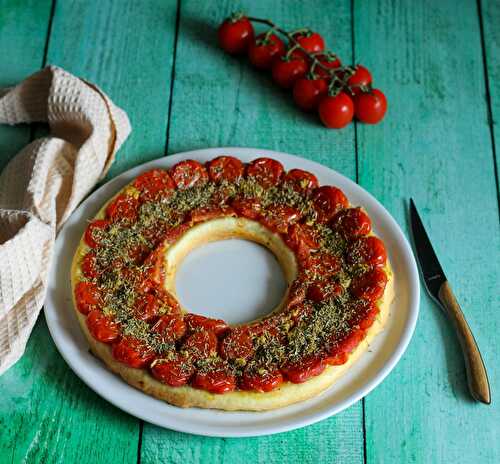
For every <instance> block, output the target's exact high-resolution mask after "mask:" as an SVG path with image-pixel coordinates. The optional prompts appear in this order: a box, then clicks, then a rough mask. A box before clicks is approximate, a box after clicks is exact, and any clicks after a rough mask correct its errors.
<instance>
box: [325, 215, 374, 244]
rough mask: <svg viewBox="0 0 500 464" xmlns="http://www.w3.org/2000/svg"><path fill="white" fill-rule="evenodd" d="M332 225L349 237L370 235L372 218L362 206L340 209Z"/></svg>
mask: <svg viewBox="0 0 500 464" xmlns="http://www.w3.org/2000/svg"><path fill="white" fill-rule="evenodd" d="M331 226H332V228H333V229H335V230H338V231H339V232H341V233H343V234H344V235H345V236H346V237H349V238H357V237H361V236H363V235H368V234H369V233H370V231H371V229H372V223H371V221H370V218H369V217H368V215H367V214H366V213H365V212H364V211H363V210H362V209H361V208H348V209H343V210H341V211H339V212H338V213H337V214H336V215H335V216H334V217H333V219H332V222H331Z"/></svg>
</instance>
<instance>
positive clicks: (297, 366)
mask: <svg viewBox="0 0 500 464" xmlns="http://www.w3.org/2000/svg"><path fill="white" fill-rule="evenodd" d="M325 367H326V365H325V363H324V362H323V360H322V359H321V358H320V357H310V358H306V359H303V360H301V361H299V362H297V363H293V364H289V365H287V366H285V367H283V368H282V369H281V372H282V373H283V375H284V376H285V378H286V379H288V380H289V381H290V382H293V383H302V382H305V381H306V380H309V379H310V378H311V377H314V376H316V375H319V374H321V373H322V372H323V371H324V370H325Z"/></svg>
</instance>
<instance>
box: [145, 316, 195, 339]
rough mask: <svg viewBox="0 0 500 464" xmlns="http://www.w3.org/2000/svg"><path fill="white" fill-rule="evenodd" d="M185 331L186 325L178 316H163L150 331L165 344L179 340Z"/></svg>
mask: <svg viewBox="0 0 500 464" xmlns="http://www.w3.org/2000/svg"><path fill="white" fill-rule="evenodd" d="M186 330H187V325H186V323H185V322H184V319H183V318H182V316H180V315H178V314H165V315H163V316H161V317H160V318H159V319H158V321H156V323H155V324H154V325H153V327H151V331H152V332H155V333H158V334H160V335H161V336H162V339H163V340H165V341H167V342H173V341H175V340H179V339H181V338H182V337H183V336H184V335H185V333H186Z"/></svg>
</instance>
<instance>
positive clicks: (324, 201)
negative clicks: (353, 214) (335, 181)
mask: <svg viewBox="0 0 500 464" xmlns="http://www.w3.org/2000/svg"><path fill="white" fill-rule="evenodd" d="M312 201H313V204H314V209H315V210H316V212H317V213H318V218H317V219H318V221H319V222H328V221H329V220H330V219H331V218H332V217H333V216H334V215H335V213H336V212H337V211H339V210H340V209H342V208H347V207H348V206H349V201H348V200H347V197H346V196H345V195H344V192H342V190H340V189H339V188H337V187H333V186H330V185H323V186H322V187H319V188H317V189H316V190H314V192H313V196H312Z"/></svg>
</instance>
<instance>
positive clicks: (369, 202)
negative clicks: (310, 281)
mask: <svg viewBox="0 0 500 464" xmlns="http://www.w3.org/2000/svg"><path fill="white" fill-rule="evenodd" d="M222 154H232V155H234V156H236V157H238V158H240V159H241V160H243V161H250V160H252V159H254V158H257V157H259V156H269V157H272V158H275V159H278V160H280V161H281V162H282V163H283V164H284V166H285V168H287V169H290V168H301V169H305V170H308V171H311V172H313V173H314V174H316V175H317V177H318V179H319V181H320V183H321V184H329V185H336V186H338V187H339V188H341V189H342V190H343V191H344V192H345V193H346V195H347V197H348V198H349V200H350V202H351V203H352V204H354V205H362V206H363V207H364V208H365V209H366V210H367V211H368V213H369V215H370V217H371V218H372V221H373V224H374V231H375V233H376V234H377V235H379V236H380V237H381V238H382V240H383V241H384V242H385V244H386V247H387V250H388V254H389V259H390V261H391V264H392V267H393V270H394V278H395V293H396V297H395V299H394V301H393V303H392V306H391V313H390V316H389V320H388V322H387V326H386V328H385V330H384V331H383V332H382V333H381V334H380V335H378V336H377V337H376V339H375V340H374V342H373V343H372V345H371V347H370V350H369V351H367V352H366V353H365V354H363V356H362V357H361V358H360V359H359V360H358V361H357V362H356V363H355V364H354V365H353V366H352V368H351V369H349V371H348V372H347V373H346V374H345V375H344V376H343V377H342V378H341V379H340V380H339V381H338V382H337V383H336V384H334V385H333V386H332V387H331V388H329V389H328V390H327V391H325V392H324V393H322V394H321V395H319V396H317V397H316V398H313V399H311V400H308V401H305V402H302V403H298V404H294V405H292V406H288V407H286V408H282V409H278V410H276V411H269V412H225V411H215V410H208V409H197V408H190V409H182V408H177V407H175V406H170V405H169V404H167V403H164V402H162V401H160V400H157V399H154V398H152V397H151V396H148V395H146V394H144V393H142V392H141V391H139V390H136V389H135V388H133V387H131V386H129V385H128V384H126V383H125V382H124V381H123V380H121V378H119V377H118V376H116V375H114V374H112V373H111V372H110V371H108V370H107V369H106V368H105V367H104V365H103V364H102V363H101V362H100V361H99V360H97V359H96V358H95V357H94V356H92V355H90V354H89V351H88V345H87V342H86V340H85V338H84V335H83V334H82V332H81V330H80V327H79V326H78V321H77V319H76V315H75V314H74V311H73V308H72V302H71V288H70V266H71V260H72V257H73V254H74V252H75V250H76V247H77V245H78V242H79V240H80V238H81V236H82V233H83V231H84V229H85V227H86V224H87V220H88V219H91V218H92V217H93V216H94V215H95V214H96V213H97V211H98V210H99V209H100V208H101V206H102V205H103V204H104V203H105V202H106V201H107V200H108V199H109V198H110V197H111V196H112V195H113V194H115V193H116V192H117V191H118V190H119V189H121V188H122V187H123V186H124V185H125V184H127V183H129V182H130V181H131V180H132V179H134V178H135V177H136V176H137V175H139V174H140V173H141V172H143V171H145V170H147V169H152V168H155V167H158V168H168V167H170V166H172V165H173V164H175V163H177V162H178V161H180V160H183V159H187V158H192V159H196V160H199V161H201V162H204V161H207V160H209V159H212V158H214V157H216V156H219V155H222ZM227 243H229V242H227ZM223 244H224V242H221V244H215V245H217V246H219V251H221V250H220V247H222V251H223V248H224V245H223ZM232 246H233V248H234V245H232ZM229 248H231V247H229ZM254 249H255V250H259V247H254ZM195 252H196V251H194V252H193V253H195ZM210 253H212V256H215V255H214V253H213V250H212V251H210ZM245 253H250V254H251V253H252V248H251V247H250V248H249V247H246V248H245ZM257 253H261V251H257ZM250 258H251V256H249V259H250ZM253 258H254V260H253V261H252V262H255V263H257V264H255V265H259V266H262V265H264V266H265V265H266V264H265V263H266V262H267V263H268V264H267V265H268V266H270V268H272V266H273V263H272V260H269V259H266V258H265V257H264V256H261V257H260V258H259V257H258V256H254V257H253ZM187 259H189V257H188V258H187ZM205 263H206V260H205ZM258 263H260V264H258ZM205 265H206V264H205ZM186 266H188V269H189V266H191V268H192V269H195V268H194V267H193V263H187V264H186ZM240 268H241V266H240ZM181 273H182V269H181ZM185 274H186V273H185ZM192 274H193V276H194V277H193V279H194V281H196V273H195V272H194V270H193V272H192ZM204 275H205V276H206V279H208V282H209V281H210V279H212V280H214V279H217V277H218V276H217V275H214V272H212V273H209V274H208V275H207V274H206V273H205V274H204ZM226 275H228V274H226ZM237 284H238V281H237V279H236V280H235V279H233V281H232V282H230V284H229V285H230V286H231V287H234V285H237ZM185 285H186V284H185V282H183V283H182V285H180V283H179V282H178V286H180V287H183V286H184V287H183V288H184V290H183V292H184V293H186V292H185ZM240 285H241V284H240ZM273 285H274V284H273ZM273 285H272V286H273ZM278 286H279V280H278ZM195 288H196V287H195ZM235 293H237V292H235ZM181 294H182V292H181ZM205 294H206V296H205V298H211V296H210V295H211V294H210V292H205ZM212 294H213V293H212ZM264 296H265V298H267V297H269V295H267V294H266V295H264ZM217 297H218V298H220V295H218V294H214V298H217ZM232 298H234V296H233V297H232ZM265 298H264V300H265ZM271 300H272V295H271ZM193 301H196V299H194V300H193ZM236 301H237V300H236ZM256 301H257V303H258V301H261V302H262V300H259V299H258V298H257V300H256ZM212 303H213V302H212ZM212 306H213V304H212ZM418 307H419V279H418V273H417V268H416V264H415V259H414V257H413V253H412V251H411V248H410V246H409V245H408V242H407V240H406V238H405V237H404V235H403V233H402V232H401V229H400V228H399V226H398V225H397V223H396V222H395V221H394V219H393V218H392V217H391V215H390V214H389V213H388V212H387V211H386V209H385V208H384V207H383V206H382V205H381V204H380V203H379V202H378V201H377V200H375V198H373V197H372V196H371V195H370V194H369V193H367V192H366V191H365V190H363V189H362V188H361V187H360V186H358V185H357V184H355V183H354V182H352V181H351V180H349V179H347V178H346V177H344V176H342V175H340V174H339V173H337V172H335V171H333V170H331V169H329V168H326V167H325V166H322V165H321V164H318V163H315V162H313V161H309V160H306V159H303V158H299V157H297V156H291V155H287V154H284V153H279V152H274V151H268V150H258V149H253V148H211V149H207V150H196V151H191V152H185V153H179V154H177V155H172V156H167V157H162V158H160V159H158V160H155V161H151V162H149V163H146V164H143V165H141V166H138V167H136V168H134V169H131V170H130V171H127V172H125V173H123V174H121V175H120V176H118V177H116V178H115V179H113V180H111V181H110V182H108V183H107V184H105V185H103V186H102V187H101V188H99V189H98V190H97V191H95V192H94V193H93V194H92V195H91V196H89V197H88V198H87V199H86V200H85V201H84V202H83V203H82V204H81V205H80V207H79V208H78V209H77V210H76V211H75V212H74V213H73V214H72V215H71V217H70V218H69V220H68V221H67V223H66V224H65V226H64V227H63V229H62V230H61V232H60V233H59V236H58V238H57V241H56V246H55V252H54V262H53V264H52V268H51V271H50V276H49V288H48V293H47V298H46V301H45V316H46V318H47V324H48V326H49V330H50V333H51V335H52V338H53V339H54V342H55V344H56V346H57V348H58V349H59V351H60V353H61V355H62V356H63V358H64V359H65V360H66V362H67V363H68V364H69V366H70V367H71V369H73V371H74V372H75V373H76V374H77V375H78V376H79V377H80V378H81V379H82V380H83V381H84V382H85V383H86V384H87V385H88V386H89V387H90V388H92V389H93V390H94V391H95V392H97V393H98V394H99V395H101V396H102V397H103V398H105V399H106V400H108V401H109V402H110V403H112V404H114V405H115V406H117V407H119V408H120V409H123V410H124V411H126V412H128V413H130V414H132V415H134V416H136V417H139V418H141V419H144V420H145V421H148V422H151V423H153V424H156V425H159V426H161V427H166V428H169V429H173V430H177V431H181V432H188V433H193V434H198V435H208V436H218V437H244V436H256V435H265V434H272V433H277V432H284V431H287V430H292V429H296V428H299V427H303V426H305V425H309V424H312V423H315V422H317V421H320V420H322V419H325V418H327V417H329V416H332V415H333V414H337V413H338V412H340V411H342V410H343V409H345V408H347V407H349V406H350V405H352V404H353V403H355V402H356V401H358V400H359V399H361V398H362V397H364V396H365V395H367V394H368V393H369V392H370V391H371V390H373V389H374V388H375V387H376V386H377V385H378V384H379V383H380V382H382V380H383V379H384V378H385V377H386V376H387V375H388V374H389V372H390V371H391V370H392V369H393V368H394V366H395V365H396V363H397V362H398V360H399V359H400V357H401V355H402V354H403V353H404V351H405V349H406V347H407V346H408V343H409V341H410V339H411V336H412V334H413V330H414V328H415V324H416V321H417V316H418ZM251 309H252V310H254V311H257V312H258V311H260V310H261V307H259V305H258V304H256V305H254V307H253V308H251ZM226 310H227V308H226ZM246 310H248V307H247V308H246ZM234 319H235V320H237V319H238V317H236V316H235V318H234Z"/></svg>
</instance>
